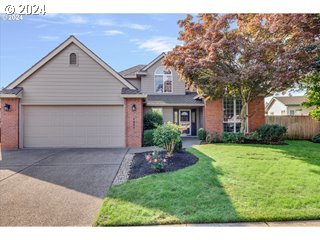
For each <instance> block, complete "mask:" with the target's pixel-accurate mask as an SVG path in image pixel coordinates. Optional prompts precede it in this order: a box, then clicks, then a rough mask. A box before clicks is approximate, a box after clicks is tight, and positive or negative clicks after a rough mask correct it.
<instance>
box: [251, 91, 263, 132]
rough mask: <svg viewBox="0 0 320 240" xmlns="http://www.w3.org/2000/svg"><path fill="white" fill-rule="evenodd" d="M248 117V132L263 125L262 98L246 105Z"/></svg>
mask: <svg viewBox="0 0 320 240" xmlns="http://www.w3.org/2000/svg"><path fill="white" fill-rule="evenodd" d="M248 115H249V117H248V127H249V132H253V131H255V130H257V128H258V127H259V126H261V125H263V124H265V107H264V97H257V98H255V99H254V100H253V101H251V102H250V103H249V104H248Z"/></svg>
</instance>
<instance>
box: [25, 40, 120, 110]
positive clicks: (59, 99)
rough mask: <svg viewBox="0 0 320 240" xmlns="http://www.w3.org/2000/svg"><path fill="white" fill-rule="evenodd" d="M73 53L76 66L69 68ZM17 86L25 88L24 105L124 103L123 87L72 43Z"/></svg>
mask: <svg viewBox="0 0 320 240" xmlns="http://www.w3.org/2000/svg"><path fill="white" fill-rule="evenodd" d="M72 52H74V53H76V54H77V59H78V66H69V55H70V53H72ZM19 86H20V87H23V88H24V92H23V98H22V103H23V104H48V105H50V104H75V105H81V104H110V105H113V104H123V99H122V98H121V97H120V93H121V88H122V87H124V85H123V84H122V83H121V82H120V81H119V80H117V79H116V78H115V77H114V76H112V75H111V74H110V73H109V72H107V71H106V70H105V69H104V68H102V67H101V66H100V65H99V64H98V63H96V62H95V61H94V60H93V59H92V58H91V57H89V56H88V55H87V54H86V53H84V52H83V51H82V50H81V49H80V48H78V47H77V46H76V45H75V44H70V45H69V46H68V47H67V48H65V49H64V50H63V51H62V52H60V53H59V54H58V55H56V56H55V57H54V58H53V59H51V60H50V61H49V62H48V63H46V64H45V65H44V66H43V67H41V68H40V69H39V70H38V71H37V72H35V73H34V74H32V75H31V76H30V77H29V78H27V79H26V80H25V81H23V82H22V83H21V84H20V85H19Z"/></svg>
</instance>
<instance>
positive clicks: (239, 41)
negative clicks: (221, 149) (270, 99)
mask: <svg viewBox="0 0 320 240" xmlns="http://www.w3.org/2000/svg"><path fill="white" fill-rule="evenodd" d="M319 16H320V15H319V14H225V15H219V14H200V15H198V20H196V21H193V17H192V16H191V15H188V16H187V17H186V18H185V19H184V20H181V21H179V22H178V23H179V26H180V27H181V28H182V31H181V32H180V36H179V40H181V41H182V43H183V44H182V45H180V46H176V47H175V48H174V49H173V50H172V51H171V52H169V53H168V54H167V56H166V57H165V59H164V64H165V65H166V66H167V67H173V68H174V69H175V70H176V71H177V72H178V74H179V75H180V77H181V78H182V79H183V80H184V81H185V82H186V83H187V85H189V86H193V87H195V88H196V89H197V90H198V92H199V93H201V94H203V95H204V96H205V97H207V98H210V99H216V98H221V97H223V96H225V95H229V96H232V97H236V98H240V99H241V100H242V109H241V114H240V118H241V132H245V131H246V129H247V121H246V120H247V118H248V112H247V105H248V103H249V102H250V101H252V100H254V99H255V98H256V97H257V96H263V97H264V96H267V95H269V94H272V93H273V92H276V91H278V92H279V91H283V90H285V89H287V88H289V87H292V85H293V84H294V83H296V82H297V81H298V80H299V79H300V77H301V76H302V75H303V74H305V73H307V72H308V68H309V66H310V64H311V62H312V58H313V50H312V49H309V50H308V49H307V48H306V46H308V45H310V44H311V43H314V42H315V39H316V38H317V37H319V34H320V24H319V23H320V17H319Z"/></svg>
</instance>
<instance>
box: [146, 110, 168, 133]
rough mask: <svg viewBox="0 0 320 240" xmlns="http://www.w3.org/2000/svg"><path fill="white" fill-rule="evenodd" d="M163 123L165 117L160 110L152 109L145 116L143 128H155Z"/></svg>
mask: <svg viewBox="0 0 320 240" xmlns="http://www.w3.org/2000/svg"><path fill="white" fill-rule="evenodd" d="M162 124H163V117H162V114H161V113H160V112H159V111H155V110H151V111H148V112H146V113H145V114H144V116H143V128H144V130H148V129H155V128H157V127H158V126H160V125H162Z"/></svg>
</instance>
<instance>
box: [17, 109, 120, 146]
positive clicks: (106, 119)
mask: <svg viewBox="0 0 320 240" xmlns="http://www.w3.org/2000/svg"><path fill="white" fill-rule="evenodd" d="M22 111H23V146H24V147H85V148H87V147H124V119H123V114H124V111H123V107H122V106H24V107H23V110H22Z"/></svg>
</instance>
